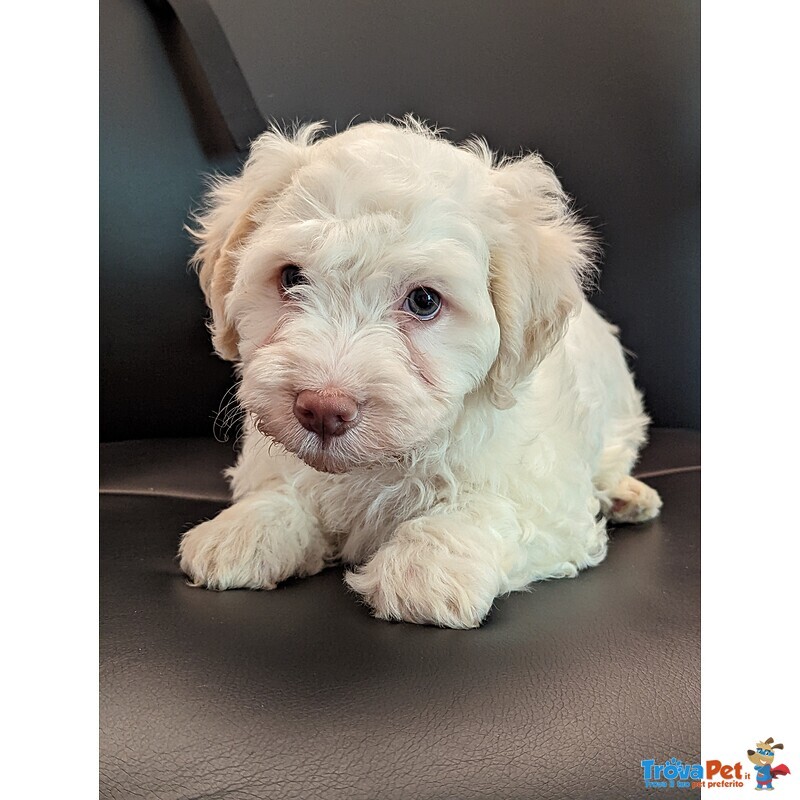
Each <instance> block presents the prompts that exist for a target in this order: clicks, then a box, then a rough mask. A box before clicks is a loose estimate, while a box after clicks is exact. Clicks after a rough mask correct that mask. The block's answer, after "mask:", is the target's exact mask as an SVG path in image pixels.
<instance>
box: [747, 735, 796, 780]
mask: <svg viewBox="0 0 800 800" xmlns="http://www.w3.org/2000/svg"><path fill="white" fill-rule="evenodd" d="M774 741H775V740H774V739H773V738H772V737H771V736H770V737H769V739H767V740H766V741H765V742H756V749H755V750H748V751H747V757H748V758H749V759H750V761H752V762H753V764H755V768H756V769H755V772H756V776H757V777H756V783H757V784H758V785H757V786H756V790H757V791H761V790H762V789H769V790H772V789H774V788H775V787H774V786H773V785H772V779H773V778H778V777H780V776H781V775H789V774H791V773H790V772H789V767H787V766H786V764H778V766H777V767H773V766H772V762H773V761H774V760H775V751H776V750H783V745H782V744H773V742H774Z"/></svg>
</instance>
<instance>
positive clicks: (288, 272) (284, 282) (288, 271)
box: [281, 264, 308, 289]
mask: <svg viewBox="0 0 800 800" xmlns="http://www.w3.org/2000/svg"><path fill="white" fill-rule="evenodd" d="M303 283H308V278H306V276H305V275H303V271H302V270H301V269H300V267H298V266H297V265H296V264H287V265H286V266H285V267H284V268H283V270H282V271H281V286H283V288H284V289H294V287H295V286H300V284H303Z"/></svg>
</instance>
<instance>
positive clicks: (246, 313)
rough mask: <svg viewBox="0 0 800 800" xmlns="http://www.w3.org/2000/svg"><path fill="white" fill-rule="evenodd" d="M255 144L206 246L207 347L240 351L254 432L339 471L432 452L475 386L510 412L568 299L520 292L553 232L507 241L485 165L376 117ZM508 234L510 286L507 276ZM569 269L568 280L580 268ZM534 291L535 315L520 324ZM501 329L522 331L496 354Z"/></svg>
mask: <svg viewBox="0 0 800 800" xmlns="http://www.w3.org/2000/svg"><path fill="white" fill-rule="evenodd" d="M269 137H271V138H269ZM260 145H261V147H259V144H258V143H257V145H256V147H255V148H254V152H253V154H252V155H251V159H250V161H249V162H248V164H247V165H246V167H245V170H244V172H243V173H242V176H240V177H239V178H236V179H233V180H232V181H230V182H226V183H223V184H221V185H219V186H218V187H217V189H216V190H215V192H214V193H212V204H211V210H210V211H209V213H208V214H207V215H206V217H205V218H204V219H201V225H202V226H203V229H202V230H201V232H200V233H199V238H200V240H201V247H200V249H199V251H198V261H199V263H200V266H201V281H202V282H203V284H204V288H205V289H206V295H207V297H208V299H209V304H210V305H211V307H212V310H213V311H214V321H213V329H214V333H215V343H216V344H217V349H218V351H220V352H221V353H222V354H223V355H225V356H227V357H231V358H236V359H238V360H240V361H241V375H242V381H241V386H240V389H239V400H240V402H241V404H242V406H243V407H244V409H245V410H246V411H247V412H249V414H250V415H251V416H252V418H253V420H254V422H255V424H256V426H257V427H258V429H259V430H260V431H261V432H262V433H263V434H264V435H265V436H266V437H268V438H271V439H274V440H276V441H278V442H280V443H281V444H282V445H283V446H284V447H285V448H286V449H287V450H289V451H290V452H292V453H295V454H296V455H297V456H299V457H300V458H302V459H303V460H304V461H305V462H306V463H307V464H309V465H310V466H312V467H314V468H315V469H318V470H322V471H327V472H345V471H348V470H351V469H353V468H356V467H360V466H367V465H371V464H376V463H381V462H386V461H393V460H398V459H401V458H403V457H407V456H409V455H411V454H414V453H419V452H422V451H425V450H429V449H431V448H438V447H441V446H442V444H443V440H444V437H443V434H444V433H446V432H447V431H448V430H450V429H451V428H452V426H453V425H454V423H455V421H456V419H457V417H458V414H459V412H460V411H461V410H462V408H463V404H464V399H465V397H466V396H467V395H469V394H471V393H473V392H478V391H490V392H492V391H493V392H494V395H493V399H494V400H495V403H496V405H498V406H502V405H504V404H505V405H508V404H509V403H508V402H505V403H504V402H503V400H502V398H503V392H505V393H506V394H508V393H510V392H511V390H512V388H513V384H515V383H517V382H518V381H519V380H520V379H521V378H522V377H524V374H523V373H524V372H525V370H528V371H530V369H532V366H533V364H534V363H535V361H536V360H537V358H538V357H541V354H538V355H537V354H535V353H534V352H533V351H535V350H536V349H537V347H538V348H539V349H541V347H539V346H546V345H548V344H549V345H552V341H550V342H546V341H545V340H546V339H548V337H549V339H550V340H554V339H555V338H557V336H555V335H554V334H553V331H552V330H550V328H552V326H553V324H555V325H557V326H563V323H564V319H565V318H566V315H567V314H568V313H569V309H570V308H571V306H572V305H574V297H570V296H568V295H569V292H567V293H566V295H565V293H564V291H560V290H559V289H558V288H553V287H550V286H545V287H543V288H539V289H531V287H529V286H525V282H526V279H527V280H530V279H531V277H533V276H531V275H530V274H527V271H526V269H525V265H524V262H525V260H526V258H529V255H527V254H526V253H525V252H523V251H524V250H525V248H526V246H527V247H530V246H531V245H533V246H534V248H535V249H536V250H537V252H536V257H537V258H538V259H539V260H540V261H542V259H543V261H542V263H544V265H545V268H544V269H543V270H541V271H542V274H543V276H545V277H544V280H543V282H544V283H547V281H548V280H550V278H549V277H547V272H548V265H547V259H548V255H547V254H543V253H542V252H540V251H541V249H542V248H541V245H542V242H544V244H545V245H546V244H547V233H546V232H545V233H544V234H543V235H542V236H539V237H538V238H537V240H536V241H535V242H533V243H532V242H530V241H526V237H524V236H516V240H515V236H514V224H513V219H511V217H512V216H513V214H511V213H510V209H509V205H513V203H511V202H510V198H509V196H508V195H509V191H508V188H507V187H504V186H503V183H502V181H497V173H498V170H497V169H495V168H493V167H492V164H491V158H490V157H481V154H482V151H480V149H479V148H474V149H473V150H469V151H468V150H464V149H460V148H456V147H454V146H453V145H450V144H448V143H446V142H444V141H442V140H439V139H437V138H435V137H433V136H431V135H430V134H429V133H427V132H425V131H422V130H420V129H417V130H411V129H408V128H398V127H396V126H394V125H383V124H370V125H364V126H359V127H357V128H353V129H351V130H349V131H346V132H345V133H342V134H339V135H337V136H334V137H331V138H328V139H323V140H321V141H319V142H316V143H312V142H311V138H310V136H308V135H306V137H305V140H304V135H303V134H302V133H301V134H300V135H298V136H296V137H295V138H294V139H289V138H287V137H282V136H279V135H278V134H274V133H273V134H267V135H265V137H262V140H260ZM484 156H485V154H484ZM537 163H538V164H539V165H541V162H537ZM544 169H546V168H544ZM553 180H554V179H553ZM556 185H557V184H556ZM509 238H510V239H511V244H510V246H511V247H512V248H513V247H516V248H517V250H518V259H519V261H520V262H523V263H522V265H521V266H518V267H517V270H518V271H519V272H521V273H524V274H523V275H522V276H516V279H515V278H514V277H509V276H508V275H505V274H504V276H503V277H501V273H503V271H507V270H508V269H513V266H508V265H505V264H504V263H502V262H503V260H504V258H505V259H506V260H508V259H509V258H511V259H512V260H513V256H509V255H508V254H507V253H506V255H505V256H504V255H503V252H502V251H503V247H502V245H503V240H504V239H505V240H508V239H509ZM573 239H574V237H573ZM506 243H507V244H508V242H506ZM498 254H499V256H498ZM498 262H500V263H499V264H498ZM561 270H562V271H563V272H565V273H566V274H567V275H569V281H568V282H567V283H566V284H565V285H566V286H567V288H568V289H569V288H572V289H573V290H574V288H575V287H576V285H577V284H576V277H575V274H574V272H575V271H574V268H573V267H572V266H571V265H570V264H569V263H568V262H567V263H565V264H563V265H562V266H561ZM520 282H521V285H522V289H520V288H519V287H520ZM555 282H556V283H557V281H555ZM562 283H563V281H562ZM520 291H522V293H523V294H524V296H522V297H521V296H518V295H519V293H520ZM548 292H549V293H550V294H551V295H554V296H553V297H551V298H549V299H548V298H545V295H547V294H548ZM556 295H557V296H556ZM540 296H541V297H540ZM531 298H533V299H531ZM537 298H538V300H537ZM537 301H541V305H542V308H541V309H536V310H537V311H539V314H540V316H541V319H540V320H532V319H528V317H530V316H531V308H530V306H531V304H535V303H536V302H537ZM526 306H527V308H526ZM509 309H510V310H509ZM506 317H508V318H506ZM512 317H514V318H512ZM522 317H525V319H521V318H522ZM556 318H557V319H556ZM554 319H555V323H554ZM542 323H544V324H542ZM515 326H516V327H517V328H519V330H515ZM526 326H527V329H526ZM504 329H505V331H504ZM534 331H539V332H540V334H541V337H540V339H541V340H540V341H537V342H536V343H533V342H530V341H527V342H526V337H527V338H528V339H529V338H530V336H531V335H532V333H533V332H534ZM504 332H505V334H506V336H505V338H506V339H507V340H508V339H511V338H514V337H516V339H517V341H511V342H509V341H506V342H505V345H506V349H507V350H508V353H506V354H505V355H504V354H503V345H504V335H503V334H504ZM526 348H527V349H530V350H531V351H532V352H531V353H530V354H526V353H525V352H524V351H525V350H526ZM504 359H505V361H509V360H510V361H513V362H514V365H511V366H509V365H508V364H506V365H505V369H506V371H508V370H509V369H510V370H511V371H512V372H514V373H515V374H514V375H513V377H512V376H509V375H506V376H505V377H504V376H503V375H500V374H499V373H500V372H502V371H503V369H504V366H503V365H502V364H501V363H500V362H502V361H503V360H504ZM523 361H525V362H527V363H525V364H523V363H522V362H523ZM508 384H512V385H511V386H509V385H508ZM498 398H500V400H498Z"/></svg>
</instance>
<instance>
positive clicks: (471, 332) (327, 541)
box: [180, 119, 661, 628]
mask: <svg viewBox="0 0 800 800" xmlns="http://www.w3.org/2000/svg"><path fill="white" fill-rule="evenodd" d="M321 129H322V126H321V125H312V126H307V127H304V128H301V129H299V130H297V131H295V132H294V134H292V135H288V134H284V133H282V132H280V131H278V130H272V131H269V132H267V133H265V134H263V135H262V136H261V137H260V138H259V139H258V140H257V141H256V142H255V143H254V145H253V148H252V153H251V155H250V158H249V160H248V162H247V164H246V165H245V167H244V169H243V171H242V172H241V174H240V175H239V176H237V177H234V178H227V179H220V180H218V181H217V182H216V184H215V185H214V186H213V187H212V189H211V191H210V193H209V202H208V210H207V211H206V212H205V213H204V214H202V215H201V216H200V217H199V218H198V226H197V231H196V235H197V238H198V241H199V247H198V251H197V255H196V265H197V266H198V268H199V273H200V280H201V283H202V285H203V288H204V291H205V293H206V298H207V300H208V303H209V306H210V308H211V310H212V321H211V330H212V335H213V339H214V343H215V347H216V349H217V352H218V353H219V354H220V355H221V356H223V357H225V358H228V359H231V360H234V361H239V362H240V367H239V368H240V371H241V383H240V387H239V392H238V396H239V401H240V403H241V405H242V407H243V408H244V409H245V410H246V412H248V415H247V420H246V425H245V427H246V432H245V439H244V444H243V449H242V452H241V455H240V457H239V460H238V463H237V465H236V467H234V468H233V469H231V470H230V472H229V475H230V478H231V483H232V488H233V495H234V504H233V505H232V506H231V507H230V508H228V509H226V510H224V511H223V512H222V513H221V514H220V515H219V516H218V517H216V518H215V519H213V520H210V521H208V522H205V523H203V524H201V525H199V526H197V527H196V528H194V529H193V530H191V531H189V532H188V533H187V534H186V535H185V536H184V538H183V540H182V542H181V546H180V557H181V567H182V569H183V570H184V571H185V572H186V573H187V574H188V575H189V576H191V578H192V579H193V581H194V582H195V583H196V584H198V585H205V586H208V587H209V588H214V589H227V588H233V587H249V588H272V587H274V586H275V585H276V584H277V583H278V582H280V581H281V580H284V579H286V578H288V577H290V576H294V575H310V574H313V573H315V572H318V571H319V570H321V569H323V567H324V566H325V565H327V564H329V563H332V562H333V561H336V560H341V561H344V562H345V563H347V564H350V565H353V567H354V568H353V569H352V570H351V571H349V572H348V573H347V574H346V581H347V583H348V585H349V586H350V587H351V588H352V589H353V590H354V591H356V592H357V593H359V594H360V595H361V596H362V597H363V598H364V600H365V601H366V602H367V603H368V604H369V606H370V607H371V609H372V610H373V612H374V614H375V615H376V616H377V617H381V618H385V619H396V620H407V621H409V622H417V623H433V624H437V625H443V626H448V627H457V628H466V627H474V626H477V625H479V624H480V623H481V621H482V620H483V619H484V618H485V616H486V614H487V613H488V612H489V610H490V608H491V606H492V603H493V602H494V599H495V598H496V597H497V596H498V595H500V594H503V593H506V592H510V591H514V590H518V589H523V588H525V587H526V586H527V585H528V584H530V583H531V582H532V581H536V580H542V579H545V578H556V577H572V576H574V575H576V574H577V573H578V571H579V570H581V569H583V568H585V567H590V566H593V565H595V564H597V563H599V562H600V561H602V559H603V558H604V557H605V555H606V530H605V524H606V522H605V519H604V517H603V516H601V512H602V514H604V515H605V516H608V517H611V518H612V519H618V520H620V521H636V522H638V521H642V520H644V519H649V518H651V517H653V516H655V515H656V514H657V513H658V510H659V508H660V506H661V501H660V499H659V497H658V495H657V494H656V493H655V492H654V491H653V490H652V489H651V488H649V487H647V486H645V485H644V484H641V483H640V482H639V481H636V480H635V479H633V478H631V477H630V471H631V468H632V466H633V464H634V462H635V460H636V457H637V453H638V451H639V449H640V447H641V445H642V443H643V442H644V440H645V431H646V427H647V422H648V420H647V417H646V416H645V414H644V413H643V409H642V401H641V397H640V395H639V393H638V392H637V391H636V389H635V388H634V384H633V380H632V378H631V375H630V373H629V371H628V369H627V366H626V363H625V359H624V356H623V353H622V349H621V347H620V344H619V342H618V340H617V338H616V333H617V331H616V329H615V328H613V327H612V326H611V325H609V324H607V323H606V322H605V321H603V320H602V319H601V318H600V316H599V315H598V314H597V313H596V312H595V311H594V310H593V309H592V307H591V306H590V305H589V304H588V303H587V302H586V301H585V300H584V297H583V289H582V286H583V284H584V282H585V281H586V280H587V279H588V278H589V277H590V276H591V274H592V255H593V243H592V238H591V236H590V235H589V232H588V230H587V229H586V227H585V226H584V225H582V224H581V223H580V222H579V221H578V220H577V219H576V218H575V216H574V215H573V214H572V212H571V210H570V207H569V203H568V199H567V197H566V195H565V194H564V192H563V190H562V188H561V186H560V184H559V182H558V180H557V178H556V177H555V175H554V173H553V172H552V170H551V169H550V168H549V167H548V166H547V165H546V164H545V163H544V162H543V161H542V159H541V158H540V157H539V156H537V155H528V156H525V157H524V158H520V159H516V160H501V161H499V162H498V161H496V160H495V159H494V157H493V155H492V153H491V152H490V151H489V149H488V148H487V147H486V145H485V144H483V143H482V142H479V141H473V142H470V143H468V144H467V145H465V146H462V147H456V146H453V145H452V144H450V143H448V142H446V141H444V140H443V139H442V138H441V137H439V136H438V135H437V133H436V132H435V131H432V130H430V129H428V128H426V127H424V126H423V125H421V124H420V123H419V122H417V121H415V120H411V119H409V120H406V121H405V122H404V123H403V124H391V123H366V124H363V125H358V126H356V127H353V128H350V129H349V130H347V131H345V132H343V133H340V134H337V135H335V136H331V137H328V138H319V133H320V132H321ZM287 264H292V265H297V266H298V267H299V268H300V269H301V270H302V273H303V275H304V276H305V280H306V283H304V284H301V285H299V286H297V287H295V288H292V289H290V290H288V291H287V290H285V289H282V287H281V278H280V276H281V272H282V270H283V268H284V267H285V266H286V265H287ZM420 286H424V287H428V288H432V289H433V290H435V291H436V292H437V293H438V294H439V295H440V296H441V297H442V310H441V312H440V313H439V315H438V316H437V317H436V318H435V319H432V320H428V321H422V320H420V319H418V318H416V317H414V316H413V315H412V314H410V313H408V311H405V310H403V300H404V298H405V297H406V296H407V295H408V294H409V292H410V291H412V290H413V289H414V288H415V287H420ZM305 390H310V391H312V392H325V391H333V392H341V393H344V394H345V395H346V396H348V397H349V398H352V400H353V402H354V403H356V404H357V406H358V409H359V416H358V424H355V425H354V426H353V427H351V428H350V429H348V430H347V431H346V432H344V433H343V434H342V435H340V436H335V437H327V438H322V437H320V436H319V435H318V434H317V433H315V432H313V431H311V430H307V429H306V428H305V427H303V426H302V425H301V424H300V422H299V421H298V418H297V417H296V416H295V414H294V412H293V406H294V402H295V398H296V397H297V395H298V394H299V393H300V392H301V391H305Z"/></svg>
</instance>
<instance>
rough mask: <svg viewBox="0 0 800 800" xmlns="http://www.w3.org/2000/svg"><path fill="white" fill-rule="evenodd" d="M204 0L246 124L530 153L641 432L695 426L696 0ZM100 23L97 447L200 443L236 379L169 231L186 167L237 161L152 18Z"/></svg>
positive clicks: (150, 13) (221, 166) (182, 201)
mask: <svg viewBox="0 0 800 800" xmlns="http://www.w3.org/2000/svg"><path fill="white" fill-rule="evenodd" d="M211 5H212V7H213V8H214V10H215V11H216V13H217V15H218V17H219V20H220V22H221V24H222V26H223V29H224V31H225V33H226V35H227V37H228V39H229V41H230V43H231V46H232V48H233V50H234V52H235V54H236V57H237V59H238V60H239V62H240V65H241V68H242V71H243V73H244V75H245V77H246V79H247V81H248V83H249V85H250V89H251V91H252V93H253V96H254V98H255V100H256V103H257V105H258V108H259V110H260V111H261V114H262V115H263V117H264V118H265V119H266V118H269V119H273V118H274V119H278V120H294V119H301V120H312V119H319V118H324V119H326V120H328V122H330V123H331V124H332V125H334V126H336V127H338V128H339V129H341V128H343V127H345V126H346V125H347V124H348V123H349V122H350V120H351V119H353V118H356V119H357V120H366V119H370V118H378V119H379V118H384V117H386V116H387V115H394V116H401V115H402V114H404V113H406V112H414V113H415V114H417V115H418V116H421V117H423V118H425V119H428V120H429V121H431V122H435V123H438V124H439V125H441V126H445V127H447V128H449V129H450V132H449V134H448V135H450V136H452V138H454V139H456V140H458V139H463V138H465V137H467V136H469V135H471V134H480V135H482V136H485V137H486V139H487V140H488V141H489V144H490V145H491V146H492V147H493V148H495V149H498V150H501V151H503V152H507V153H518V152H519V151H520V150H522V149H525V150H538V151H539V152H540V153H542V155H543V156H544V158H545V159H546V160H547V161H548V162H549V163H551V164H552V165H553V166H554V167H555V169H556V172H557V173H558V175H559V177H560V178H561V179H562V182H563V183H564V185H565V187H566V189H567V191H568V192H569V193H570V194H571V195H573V196H574V197H575V198H576V203H577V206H578V208H580V209H581V210H582V213H583V214H584V216H585V217H587V218H588V219H589V220H590V222H591V223H592V225H593V226H594V228H595V230H596V231H597V232H598V233H599V234H600V236H601V237H602V239H603V242H604V247H605V258H604V263H603V272H602V278H601V281H600V291H599V292H598V293H597V294H595V295H594V296H593V297H592V301H593V302H594V303H595V305H596V306H598V307H599V308H600V309H602V310H603V311H604V312H605V313H606V314H607V316H608V317H609V318H610V319H611V320H612V321H614V322H615V323H617V324H619V325H620V326H621V328H622V332H623V337H622V338H623V342H624V344H625V346H626V347H627V348H628V349H629V350H631V351H632V352H633V353H635V354H636V356H635V357H634V358H633V359H632V362H631V363H632V366H633V369H634V371H635V373H636V375H637V379H638V382H639V384H640V386H641V387H642V388H643V390H644V392H645V399H646V403H647V406H648V408H649V411H650V413H651V415H652V417H653V419H654V422H655V424H656V425H659V426H668V427H692V428H699V424H700V411H699V406H700V369H699V368H700V363H699V362H700V355H699V352H700V335H699V327H700V320H699V316H700V314H699V307H700V290H699V281H700V277H699V276H700V187H699V180H700V179H699V176H700V5H699V3H696V2H694V1H693V0H660V1H659V2H657V3H656V2H642V1H641V0H617V1H616V2H598V0H566V2H565V1H563V0H561V1H560V2H556V0H495V1H494V2H486V1H485V0H475V1H474V2H470V3H465V2H462V0H437V2H434V3H431V2H430V0H405V1H404V2H395V1H394V0H337V1H336V2H330V3H322V2H311V1H310V0H302V1H300V2H298V0H276V1H275V2H269V3H266V2H255V1H254V0H216V1H215V2H212V3H211ZM100 26H101V28H100V33H101V36H100V69H101V72H100V175H101V184H100V208H101V217H100V235H101V240H100V268H101V280H100V290H101V310H100V322H101V331H100V360H101V376H100V390H101V431H100V432H101V439H102V440H119V439H130V438H147V437H156V436H196V435H197V436H210V435H211V434H212V430H213V420H214V417H215V414H216V412H217V410H218V408H219V406H220V403H221V401H222V399H223V396H224V394H225V392H226V389H227V388H228V387H229V386H230V384H231V382H232V374H233V373H232V368H231V366H230V365H229V364H226V363H224V362H222V361H220V360H219V359H217V358H216V357H215V356H214V355H213V353H212V348H211V342H210V338H209V336H208V334H207V332H206V331H205V329H204V325H203V321H204V318H205V314H206V312H205V306H204V303H203V299H202V294H201V292H200V290H199V287H198V286H197V282H196V278H195V277H194V275H193V274H191V273H190V272H189V271H188V269H187V267H186V262H187V260H188V257H189V255H190V253H191V244H190V242H189V239H188V237H187V235H186V234H185V233H184V232H183V231H182V226H183V225H184V223H185V222H186V221H187V215H188V212H189V210H190V209H191V208H193V207H195V206H196V205H197V203H198V202H199V200H200V197H201V195H202V187H203V175H204V174H206V173H209V172H212V171H215V170H220V171H223V172H230V171H232V170H235V169H236V167H237V165H238V164H239V163H240V159H241V157H242V156H241V154H239V153H236V152H235V150H234V148H233V146H232V144H231V142H230V141H228V140H227V139H226V137H225V134H224V130H223V129H222V128H221V126H220V119H219V114H218V112H217V110H216V109H215V107H214V105H213V103H212V102H211V100H210V97H209V96H207V95H206V94H205V93H204V89H203V82H202V80H199V79H198V80H195V79H193V77H192V69H194V67H193V65H192V61H193V55H192V52H191V49H190V48H189V47H188V45H187V43H186V41H185V40H184V39H183V38H182V37H181V35H180V26H179V25H178V24H177V22H176V20H174V19H172V18H171V17H170V15H169V13H167V12H166V11H165V10H164V9H163V8H162V7H161V6H160V5H158V4H146V3H144V2H140V1H139V0H103V2H101V5H100ZM154 30H157V31H158V36H154V35H153V33H154ZM168 52H169V55H168ZM131 64H135V65H136V68H134V69H132V68H131V66H130V65H131Z"/></svg>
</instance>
